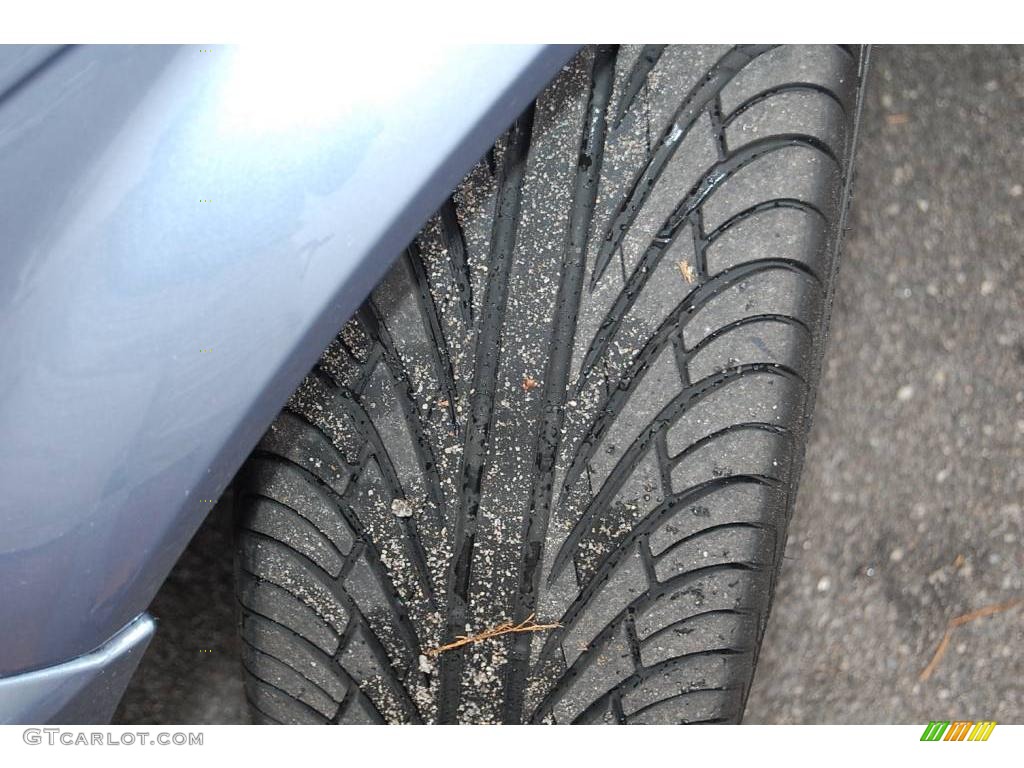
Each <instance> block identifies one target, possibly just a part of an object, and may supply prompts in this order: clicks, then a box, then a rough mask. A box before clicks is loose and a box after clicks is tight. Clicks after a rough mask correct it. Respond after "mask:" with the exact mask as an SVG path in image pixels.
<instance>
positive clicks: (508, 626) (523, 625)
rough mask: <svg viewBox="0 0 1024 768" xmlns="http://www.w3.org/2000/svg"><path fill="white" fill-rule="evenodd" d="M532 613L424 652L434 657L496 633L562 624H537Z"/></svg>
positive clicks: (545, 628) (525, 630) (533, 629)
mask: <svg viewBox="0 0 1024 768" xmlns="http://www.w3.org/2000/svg"><path fill="white" fill-rule="evenodd" d="M534 615H535V614H532V613H531V614H530V615H529V616H527V617H526V619H525V620H523V621H521V622H520V623H519V624H513V623H512V622H511V621H509V622H506V623H504V624H499V625H498V626H496V627H492V628H491V629H485V630H484V631H483V632H480V633H479V634H476V635H459V636H458V637H456V638H455V641H454V642H451V643H448V644H447V645H442V646H440V647H438V648H431V649H430V650H429V651H427V652H426V655H427V656H429V657H430V658H434V657H435V656H437V655H439V654H442V653H444V652H445V651H452V650H455V649H456V648H461V647H462V646H464V645H469V644H470V643H479V642H480V641H481V640H489V639H490V638H492V637H497V636H498V635H507V634H510V633H512V632H543V631H545V630H548V629H557V628H558V627H560V626H562V625H561V624H538V623H536V622H535V621H534V620H533V617H534Z"/></svg>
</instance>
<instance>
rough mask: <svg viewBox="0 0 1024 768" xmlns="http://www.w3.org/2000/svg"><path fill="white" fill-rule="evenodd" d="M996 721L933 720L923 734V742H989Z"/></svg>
mask: <svg viewBox="0 0 1024 768" xmlns="http://www.w3.org/2000/svg"><path fill="white" fill-rule="evenodd" d="M995 727H996V723H995V721H994V720H980V721H978V722H974V721H973V720H954V721H953V722H950V721H949V720H932V721H931V722H930V723H928V725H927V727H925V729H924V733H922V734H921V741H988V737H989V736H991V735H992V731H993V730H994V729H995Z"/></svg>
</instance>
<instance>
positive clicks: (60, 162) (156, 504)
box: [0, 45, 574, 696]
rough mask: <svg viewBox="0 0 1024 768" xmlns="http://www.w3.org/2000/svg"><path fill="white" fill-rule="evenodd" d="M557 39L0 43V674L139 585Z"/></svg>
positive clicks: (144, 602)
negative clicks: (410, 45) (412, 43)
mask: <svg viewBox="0 0 1024 768" xmlns="http://www.w3.org/2000/svg"><path fill="white" fill-rule="evenodd" d="M573 50H574V48H573V47H570V46H508V47H500V46H477V47H449V46H430V45H425V46H424V47H423V48H417V49H414V50H413V49H396V50H391V49H383V48H381V47H380V46H374V47H370V46H368V45H367V46H352V45H347V46H343V47H341V46H339V48H338V49H337V50H334V51H313V52H308V51H303V50H301V49H297V50H292V51H289V50H287V49H281V48H280V47H279V48H277V49H269V50H268V49H261V50H250V49H232V48H214V49H212V50H210V49H200V48H198V47H163V46H143V47H120V46H118V47H105V46H96V47H83V48H73V49H70V50H67V51H62V52H59V53H57V54H54V52H53V50H39V51H29V52H26V51H25V50H21V49H15V47H7V48H6V49H4V47H0V234H2V257H0V488H2V489H3V492H2V494H0V586H2V590H3V591H2V595H0V677H5V676H12V675H16V674H18V673H24V672H26V671H28V670H37V669H41V668H43V667H47V666H50V665H54V664H59V663H61V662H65V661H67V660H68V659H73V658H75V657H77V656H81V655H83V654H86V653H88V652H90V651H92V650H93V649H96V648H98V647H100V646H101V645H102V644H103V643H104V642H105V641H107V640H108V639H109V638H111V637H112V636H113V635H114V634H115V633H116V632H118V630H119V629H120V628H121V627H124V626H125V625H126V624H127V623H128V622H130V621H132V620H133V619H134V618H135V617H137V616H139V615H140V614H141V613H142V612H143V611H144V610H145V609H146V607H147V606H148V604H149V602H150V600H151V599H152V597H153V596H154V594H155V593H156V591H157V589H158V588H159V587H160V585H161V583H162V582H163V580H164V578H165V577H166V575H167V573H168V572H169V570H170V568H171V566H172V565H173V563H174V561H175V560H176V559H177V557H178V556H179V554H180V553H181V552H182V550H183V549H184V547H185V545H186V544H187V542H188V541H189V539H190V538H191V536H192V534H193V533H194V532H195V529H196V528H197V527H198V525H199V523H200V522H201V521H202V519H203V518H204V516H205V515H206V513H207V511H208V510H209V509H210V507H211V506H212V500H215V499H216V498H217V496H218V495H219V494H220V493H221V492H222V491H223V489H224V488H225V486H226V485H227V484H228V482H229V481H230V479H231V477H232V475H233V474H234V472H235V471H236V470H237V468H238V466H239V465H240V464H241V462H242V461H243V459H244V457H245V456H246V455H247V453H248V452H249V451H250V450H251V449H252V447H253V446H254V445H255V443H256V441H257V440H258V439H259V437H260V435H261V434H262V433H263V431H264V430H265V429H266V428H267V426H268V425H269V423H270V421H271V420H272V418H273V417H274V415H275V414H276V412H277V411H278V410H279V409H280V407H281V406H282V404H283V403H284V401H285V400H286V399H287V397H288V395H289V394H290V393H291V391H292V390H293V389H294V387H295V386H296V385H297V384H298V383H299V381H300V380H301V378H302V377H303V375H305V373H306V372H307V371H308V369H309V368H310V366H311V365H312V364H313V362H314V361H315V360H316V358H317V356H318V355H319V353H320V352H321V351H322V350H323V348H324V347H325V346H326V344H327V343H328V342H329V340H330V339H331V338H332V336H333V335H334V334H335V333H336V332H337V330H338V328H339V327H340V326H341V324H342V323H343V322H344V320H345V319H346V318H347V317H348V316H349V314H350V313H351V312H352V311H354V309H355V308H356V307H357V306H358V304H359V302H360V301H361V300H362V299H363V298H364V297H365V295H366V294H367V293H368V292H369V290H370V289H371V288H372V286H373V285H374V284H375V283H376V281H377V280H378V279H379V278H380V277H381V276H382V275H383V273H384V271H385V270H386V269H387V267H388V265H389V263H390V261H391V259H392V257H393V256H394V255H395V254H397V253H398V252H399V251H400V250H401V249H402V248H403V247H404V246H405V244H406V243H407V242H408V241H409V239H410V238H411V237H412V236H413V235H414V234H415V232H416V230H417V229H418V228H419V227H420V225H421V224H422V223H423V221H424V220H425V219H426V217H427V216H428V215H429V214H430V213H431V212H432V210H433V209H434V208H435V207H436V206H437V205H438V204H439V203H440V202H441V201H442V199H443V198H444V196H445V195H446V194H448V192H449V191H450V190H451V189H452V188H453V187H454V186H455V184H456V183H457V182H458V180H459V179H460V178H461V176H462V175H463V174H464V173H465V172H466V171H467V170H468V169H469V167H470V166H471V165H472V163H473V162H475V161H476V160H477V159H478V158H479V157H480V156H481V155H482V153H483V152H484V151H485V150H486V149H487V147H488V146H489V145H490V143H491V142H492V141H493V139H494V138H495V137H496V136H497V135H498V134H499V133H500V132H501V131H502V130H503V129H504V128H505V127H506V126H507V125H508V124H509V123H510V122H511V121H512V120H513V119H514V118H515V117H516V115H517V114H518V113H519V112H520V111H521V110H522V109H523V108H524V107H525V106H526V105H527V103H528V102H529V101H530V99H532V98H533V97H534V96H535V95H536V93H537V92H539V90H540V89H541V88H542V87H543V86H544V84H545V83H546V82H547V81H548V80H549V79H550V78H551V77H552V76H553V75H554V74H555V73H556V72H557V70H558V68H559V67H560V66H561V65H562V64H563V63H564V62H565V61H566V60H567V59H568V58H569V56H570V55H571V54H572V52H573ZM19 57H20V60H19V61H15V59H18V58H19ZM26 78H27V79H26ZM225 556H227V553H225ZM2 695H3V689H0V696H2Z"/></svg>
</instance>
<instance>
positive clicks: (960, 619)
mask: <svg viewBox="0 0 1024 768" xmlns="http://www.w3.org/2000/svg"><path fill="white" fill-rule="evenodd" d="M1022 602H1024V598H1019V597H1018V598H1016V599H1015V600H1007V601H1006V602H1005V603H995V604H993V605H986V606H985V607H984V608H979V609H978V610H976V611H971V612H970V613H965V614H964V615H963V616H956V617H954V618H952V619H950V620H949V623H948V624H946V631H945V632H944V633H943V634H942V640H941V641H940V642H939V647H938V648H936V649H935V653H934V654H933V655H932V660H931V661H929V662H928V666H927V667H925V668H924V669H922V670H921V674H920V675H918V680H920V681H921V682H922V683H923V682H925V681H927V680H928V678H930V677H931V676H932V673H934V672H935V669H936V667H938V666H939V662H940V661H942V657H943V656H945V655H946V649H947V648H949V641H950V639H952V636H953V630H954V629H956V628H957V627H962V626H963V625H964V624H967V623H969V622H972V621H974V620H975V619H983V618H985V617H986V616H992V615H993V614H996V613H1002V612H1003V611H1008V610H1010V609H1011V608H1014V607H1016V606H1018V605H1020V604H1021V603H1022Z"/></svg>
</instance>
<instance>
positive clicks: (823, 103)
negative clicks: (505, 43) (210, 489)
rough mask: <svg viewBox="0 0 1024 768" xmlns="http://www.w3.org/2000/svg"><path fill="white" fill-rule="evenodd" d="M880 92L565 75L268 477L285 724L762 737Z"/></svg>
mask: <svg viewBox="0 0 1024 768" xmlns="http://www.w3.org/2000/svg"><path fill="white" fill-rule="evenodd" d="M865 66H866V55H865V53H864V52H863V51H862V50H860V49H858V48H853V47H847V46H809V47H802V46H796V47H790V46H783V47H771V46H737V47H732V48H729V47H716V46H706V47H704V46H662V45H648V46H635V45H631V46H621V47H619V46H597V47H589V48H585V49H583V50H581V51H580V53H579V54H578V55H577V56H576V57H575V58H574V59H573V60H572V61H571V62H570V63H569V64H568V65H566V67H565V68H564V69H563V71H562V72H561V73H560V75H559V76H558V77H557V78H556V79H555V81H554V82H553V83H551V85H550V86H549V87H548V88H547V89H546V90H545V91H544V92H543V93H542V94H541V95H540V96H539V97H538V98H537V100H536V101H535V102H534V104H533V105H532V106H531V107H530V108H529V109H528V110H527V111H526V112H525V113H524V114H523V115H522V116H521V117H520V118H519V119H518V120H517V121H516V123H515V124H514V125H513V126H512V127H511V128H510V129H509V131H508V132H507V133H506V134H505V135H504V136H502V137H501V138H500V139H499V140H498V141H497V142H496V144H495V146H494V148H493V149H492V150H491V151H490V152H489V153H488V155H487V156H486V157H485V158H483V159H482V160H481V161H480V163H478V164H477V166H476V167H475V168H473V169H472V171H471V172H470V173H469V174H468V176H467V177H466V178H465V180H464V181H463V182H462V184H461V185H460V186H459V187H458V188H457V189H456V190H455V191H454V193H453V195H452V196H451V198H450V199H449V200H448V201H447V202H446V203H445V204H444V205H443V206H442V207H441V209H440V210H439V211H438V213H437V215H436V216H434V217H433V218H432V219H431V220H430V221H429V222H428V223H427V224H426V226H425V227H424V228H423V230H422V231H421V233H420V234H419V236H418V237H417V238H416V240H415V241H414V242H413V243H412V244H410V245H409V247H408V248H407V249H406V250H405V252H404V253H403V254H401V257H400V258H399V259H398V261H397V262H396V264H395V266H394V267H393V269H392V270H391V272H390V273H389V274H388V276H387V277H386V278H385V279H384V280H383V282H382V283H381V284H380V285H379V286H378V287H377V288H376V289H375V290H374V292H373V293H372V295H371V296H370V297H369V298H368V299H367V300H366V302H365V303H364V304H363V306H362V307H361V308H360V310H359V311H358V313H357V314H356V316H355V317H353V318H352V319H351V320H350V321H349V322H348V323H347V324H346V325H345V327H344V328H342V329H341V331H340V333H339V334H338V336H337V338H336V339H335V340H334V341H333V342H332V344H331V345H330V347H329V348H328V349H327V350H326V351H325V352H324V354H323V356H322V358H321V359H320V361H319V362H318V363H317V365H316V366H315V368H314V369H313V371H312V372H311V373H310V374H309V376H308V377H307V378H306V379H305V381H303V383H302V385H301V386H300V387H299V389H298V390H297V391H296V392H295V394H294V395H293V396H292V398H291V399H290V401H289V402H288V404H287V407H286V408H285V409H284V410H283V411H282V412H281V414H280V416H279V417H278V418H277V420H276V421H275V422H274V424H273V426H272V427H271V428H270V430H269V431H268V432H267V433H266V435H265V436H264V437H263V439H262V441H261V442H260V444H259V446H258V448H257V449H256V450H255V452H254V453H253V455H252V456H251V458H250V459H249V461H248V462H247V464H246V466H245V468H244V470H243V472H242V473H241V476H240V480H239V483H238V489H239V498H240V500H241V502H240V511H239V519H238V527H239V535H238V553H237V564H238V566H237V575H238V586H237V589H238V598H239V601H240V603H241V607H242V619H241V635H242V638H243V641H244V642H243V648H244V651H243V662H244V666H245V675H246V692H247V696H248V699H249V702H250V704H251V711H252V714H253V718H254V720H256V721H258V722H280V723H385V722H387V723H420V722H437V723H717V722H730V723H731V722H737V721H739V720H740V718H741V717H742V712H743V707H744V704H745V701H746V698H747V694H748V691H749V689H750V685H751V681H752V678H753V673H754V666H755V662H756V659H757V654H758V648H759V645H760V642H761V638H762V636H763V634H764V629H765V622H766V620H767V617H768V612H769V607H770V604H771V599H772V594H773V591H774V587H775V581H776V577H777V574H778V572H779V565H780V563H781V560H782V554H783V550H784V547H785V541H786V529H787V524H788V520H789V517H790V514H791V510H792V508H793V501H794V497H795V494H796V488H797V481H798V478H799V474H800V468H801V463H802V460H803V454H804V447H805V444H806V441H807V433H808V430H809V428H810V419H811V411H812V406H813V401H814V393H815V388H816V384H817V380H818V376H819V370H820V367H821V361H822V354H823V348H824V343H825V337H826V329H827V321H828V316H829V309H830V306H831V302H832V293H833V289H834V285H835V275H836V267H837V257H838V250H839V243H840V237H841V234H842V231H843V228H844V221H845V215H846V210H847V205H848V202H849V197H850V185H851V180H852V172H851V161H852V156H853V147H854V145H855V134H856V125H857V117H858V114H859V111H860V101H861V92H862V84H863V78H864V70H865Z"/></svg>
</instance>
